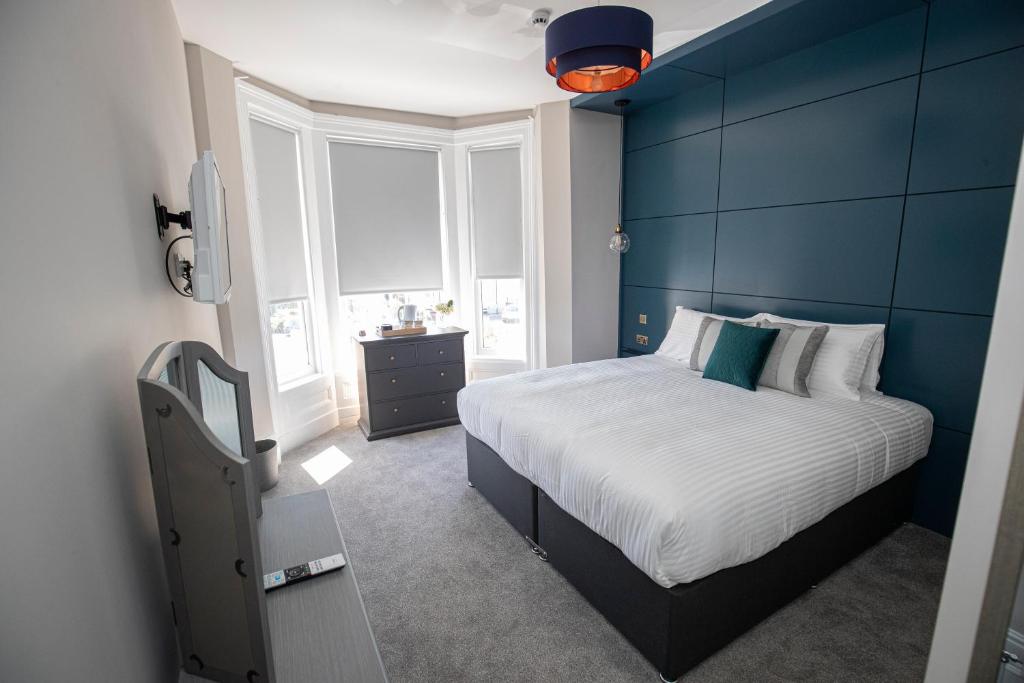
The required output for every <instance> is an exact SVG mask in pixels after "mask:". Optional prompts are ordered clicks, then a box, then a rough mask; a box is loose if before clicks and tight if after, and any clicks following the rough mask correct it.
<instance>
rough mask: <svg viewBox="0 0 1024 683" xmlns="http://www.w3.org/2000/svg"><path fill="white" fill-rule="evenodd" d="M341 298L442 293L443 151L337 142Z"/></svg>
mask: <svg viewBox="0 0 1024 683" xmlns="http://www.w3.org/2000/svg"><path fill="white" fill-rule="evenodd" d="M330 155H331V192H332V196H333V202H334V231H335V242H336V243H337V248H338V282H339V288H340V290H341V294H366V293H371V292H408V291H420V290H433V289H441V288H442V287H443V280H442V257H441V196H440V195H441V181H440V176H439V165H440V157H439V155H438V152H437V151H436V150H423V149H409V148H402V147H385V146H383V145H367V144H357V143H349V142H332V143H331V144H330Z"/></svg>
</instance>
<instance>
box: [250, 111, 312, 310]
mask: <svg viewBox="0 0 1024 683" xmlns="http://www.w3.org/2000/svg"><path fill="white" fill-rule="evenodd" d="M250 123H251V125H250V128H251V130H252V148H253V156H254V161H255V166H256V189H257V194H258V195H259V210H260V226H261V230H262V235H263V261H264V264H265V268H266V283H267V298H268V299H269V300H270V301H282V300H285V299H298V298H302V297H306V296H309V287H308V284H307V283H308V281H309V280H308V278H307V272H306V240H305V233H304V231H303V220H302V216H303V212H302V190H301V187H300V185H299V184H300V182H301V176H300V174H299V148H298V138H297V136H296V134H295V133H293V132H292V131H288V130H284V129H282V128H278V127H276V126H272V125H270V124H268V123H263V122H262V121H256V120H252V121H251V122H250Z"/></svg>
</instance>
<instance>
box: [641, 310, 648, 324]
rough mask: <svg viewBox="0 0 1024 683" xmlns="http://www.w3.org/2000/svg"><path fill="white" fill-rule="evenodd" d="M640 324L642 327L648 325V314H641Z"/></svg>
mask: <svg viewBox="0 0 1024 683" xmlns="http://www.w3.org/2000/svg"><path fill="white" fill-rule="evenodd" d="M640 324H641V325H646V324H647V314H646V313H641V314H640Z"/></svg>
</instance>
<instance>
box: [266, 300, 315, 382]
mask: <svg viewBox="0 0 1024 683" xmlns="http://www.w3.org/2000/svg"><path fill="white" fill-rule="evenodd" d="M270 332H271V338H272V339H273V340H274V367H275V368H276V370H277V383H278V385H281V384H284V383H286V382H290V381H292V380H295V379H299V378H300V377H305V376H306V375H311V374H313V373H314V372H316V368H315V367H314V364H313V357H312V348H311V346H310V343H309V341H310V340H309V333H310V325H309V300H308V299H299V300H296V301H283V302H280V303H275V304H270Z"/></svg>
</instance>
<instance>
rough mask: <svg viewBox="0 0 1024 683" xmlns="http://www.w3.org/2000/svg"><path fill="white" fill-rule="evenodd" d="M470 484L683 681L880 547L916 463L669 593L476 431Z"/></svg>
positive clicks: (469, 454)
mask: <svg viewBox="0 0 1024 683" xmlns="http://www.w3.org/2000/svg"><path fill="white" fill-rule="evenodd" d="M466 459H467V467H468V475H469V483H470V486H473V487H475V488H476V489H477V490H478V491H479V492H480V493H481V494H483V496H484V497H485V498H486V499H487V500H488V501H490V503H491V504H492V505H493V506H494V508H495V509H496V510H497V511H498V512H500V513H501V514H502V515H503V516H504V517H505V519H507V520H508V522H509V523H510V524H511V525H512V526H513V527H514V528H515V529H516V531H518V532H519V533H520V534H522V535H523V536H524V537H525V538H526V540H527V542H528V543H529V544H530V548H531V549H532V550H533V552H534V553H536V554H537V555H539V556H540V557H541V559H544V560H546V561H548V562H550V563H551V564H552V566H554V567H555V569H557V570H558V571H559V572H561V574H562V575H563V576H564V577H565V578H566V579H568V580H569V582H570V583H571V584H572V585H573V586H575V587H576V590H578V591H579V592H580V593H581V594H582V595H583V597H585V598H586V599H587V600H588V601H589V602H590V603H591V604H592V605H593V606H594V607H595V608H596V609H597V610H598V611H599V612H601V614H603V615H604V616H605V618H606V619H608V621H609V622H611V624H612V625H613V626H615V628H617V629H618V630H619V631H620V632H621V633H622V634H623V635H624V636H625V637H626V638H627V639H628V640H629V641H630V642H631V643H632V644H633V646H634V647H636V648H637V650H639V651H640V652H641V653H642V654H643V655H644V656H645V657H647V659H648V660H650V662H651V663H652V664H653V665H654V666H655V667H656V668H657V669H658V671H659V672H660V674H661V677H662V679H664V680H666V681H674V680H676V679H677V678H678V677H679V676H681V675H682V674H683V673H685V672H686V671H688V670H689V669H691V668H693V667H694V666H696V665H697V664H698V663H699V662H700V661H702V660H703V659H705V658H707V657H708V656H709V655H711V654H712V653H714V652H715V651H717V650H718V649H720V648H721V647H723V646H725V645H726V644H728V643H729V642H730V641H732V640H733V639H734V638H736V637H737V636H739V635H741V634H742V633H744V632H745V631H747V630H748V629H750V628H751V627H752V626H754V625H755V624H757V623H758V622H760V621H761V620H762V619H764V618H766V617H768V616H769V615H771V614H772V613H773V612H775V611H776V610H778V609H779V608H781V607H782V606H784V605H786V604H787V603H789V602H790V601H792V600H793V599H794V598H796V597H797V596H799V595H800V594H801V593H803V592H804V591H806V590H807V589H808V588H811V587H813V586H814V585H816V584H817V583H818V582H819V581H821V580H822V579H824V578H825V577H826V576H828V575H829V574H830V573H832V572H833V571H835V570H836V569H838V568H839V567H841V566H843V565H844V564H846V563H847V562H849V561H850V560H851V559H853V558H854V557H856V556H857V555H859V554H860V553H861V552H863V551H864V550H866V549H867V548H869V547H871V546H872V545H874V544H875V543H877V542H878V541H880V540H881V539H882V538H884V537H885V536H886V535H888V534H889V533H890V532H892V530H893V529H895V528H896V527H897V526H899V525H900V524H901V523H902V522H903V521H905V520H906V519H907V518H908V517H909V514H910V506H911V500H912V493H913V486H914V480H915V477H916V466H915V467H912V468H910V469H908V470H906V471H904V472H902V473H900V474H898V475H896V476H895V477H893V478H891V479H889V480H888V481H886V482H884V483H882V484H880V485H878V486H876V487H874V488H873V489H871V490H870V491H867V492H865V493H864V494H862V495H860V496H858V497H857V498H855V499H854V500H852V501H850V502H849V503H847V504H846V505H844V506H842V507H840V508H839V509H837V510H835V511H834V512H832V513H831V514H829V515H828V516H827V517H825V518H824V519H823V520H821V521H820V522H818V523H817V524H814V525H813V526H811V527H809V528H807V529H805V530H803V531H801V532H800V533H798V534H797V535H795V536H793V537H792V538H791V539H789V540H788V541H786V542H785V543H783V544H782V545H781V546H779V547H778V548H776V549H775V550H773V551H771V552H769V553H768V554H767V555H764V556H763V557H760V558H758V559H756V560H754V561H752V562H748V563H746V564H742V565H739V566H737V567H730V568H728V569H723V570H721V571H718V572H716V573H714V574H712V575H711V576H708V577H705V578H703V579H699V580H697V581H693V582H691V583H686V584H678V585H676V586H673V587H672V588H664V587H663V586H660V585H658V584H657V583H655V582H654V581H652V580H651V579H650V577H648V576H647V574H645V573H644V572H643V571H641V570H640V569H638V568H637V567H636V566H635V565H634V564H633V563H632V562H630V561H629V559H627V558H626V556H625V555H623V554H622V552H621V551H620V550H619V549H618V548H616V547H615V546H614V545H612V544H611V543H609V542H608V541H606V540H605V539H603V538H601V537H600V536H599V535H598V534H596V533H595V532H593V531H591V530H590V529H589V528H588V527H587V526H586V525H584V524H582V523H581V522H579V521H578V520H576V519H575V518H574V517H572V516H571V515H570V514H568V513H567V512H565V511H564V510H562V509H561V508H560V507H558V505H557V504H555V502H554V501H553V500H551V498H550V497H548V495H547V494H545V493H544V491H542V490H540V489H538V488H537V487H536V486H534V485H533V483H532V482H530V481H529V480H528V479H526V478H525V477H523V476H522V475H520V474H518V473H517V472H515V471H514V470H513V469H512V468H511V467H509V466H508V465H507V464H505V461H504V460H502V459H501V457H500V456H499V455H498V454H497V453H495V452H494V451H493V450H492V449H491V448H490V447H489V446H487V444H485V443H483V442H482V441H480V440H479V439H477V438H475V437H473V436H472V435H470V434H469V433H467V434H466Z"/></svg>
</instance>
